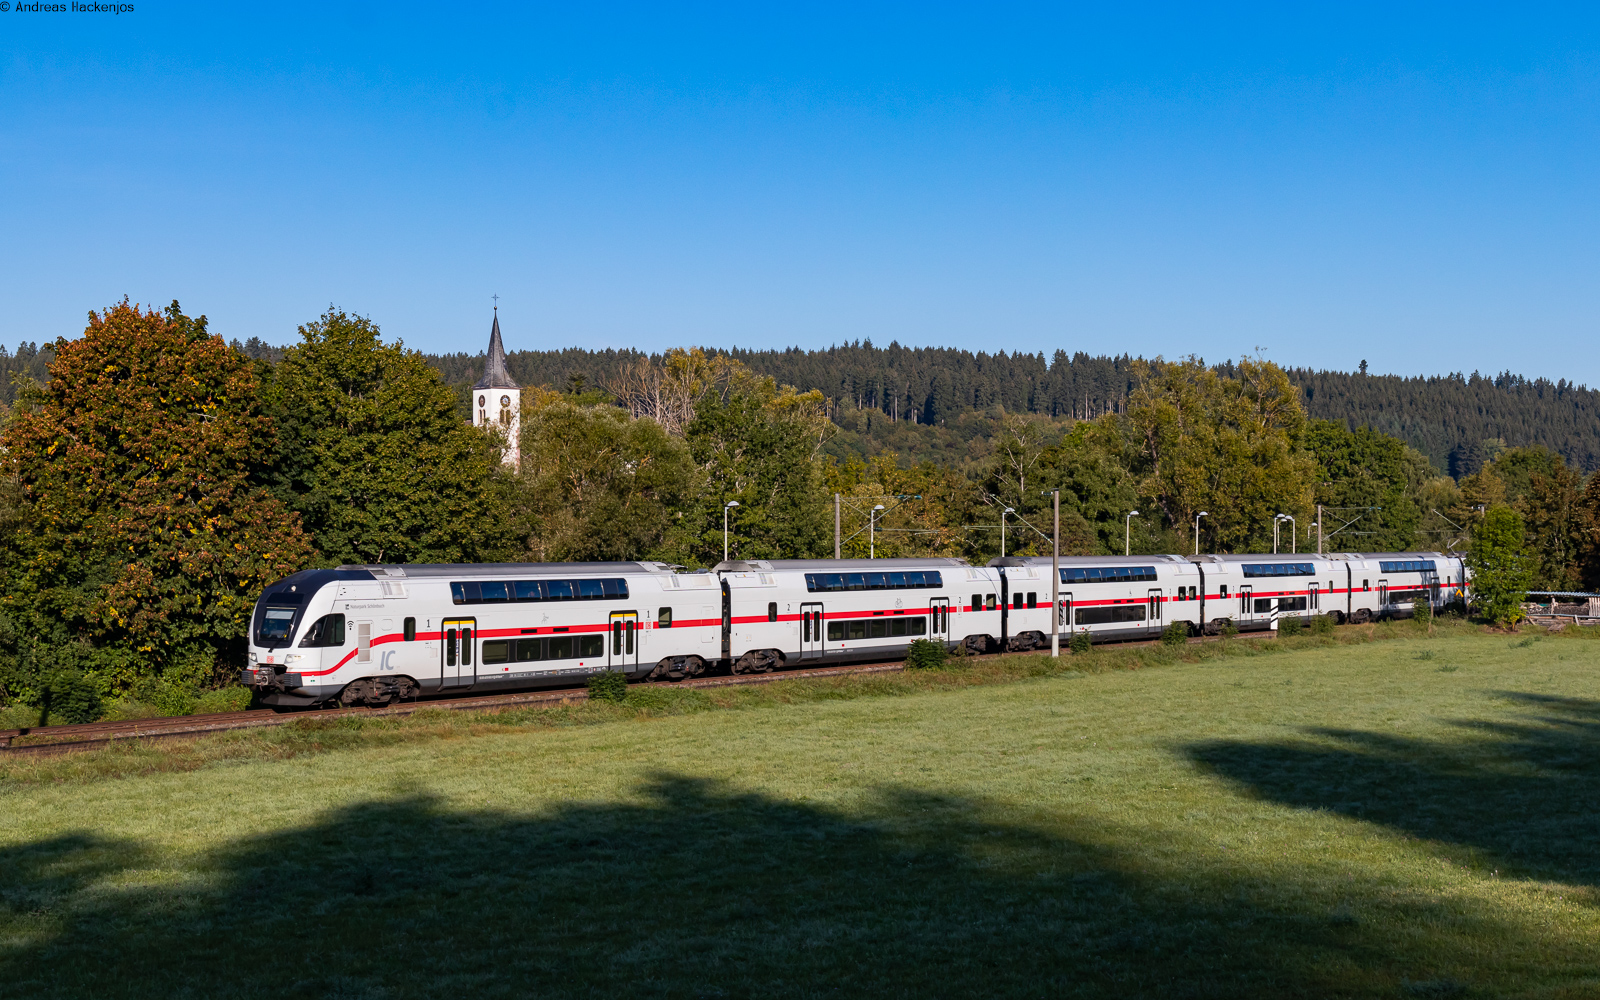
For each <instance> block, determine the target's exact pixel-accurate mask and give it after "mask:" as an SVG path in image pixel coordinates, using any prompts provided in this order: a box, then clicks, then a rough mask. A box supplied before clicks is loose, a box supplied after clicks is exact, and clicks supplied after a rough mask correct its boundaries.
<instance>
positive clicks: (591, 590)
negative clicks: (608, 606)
mask: <svg viewBox="0 0 1600 1000" xmlns="http://www.w3.org/2000/svg"><path fill="white" fill-rule="evenodd" d="M605 596H606V584H605V581H604V580H579V581H578V600H580V601H598V600H601V599H603V598H604V597H605Z"/></svg>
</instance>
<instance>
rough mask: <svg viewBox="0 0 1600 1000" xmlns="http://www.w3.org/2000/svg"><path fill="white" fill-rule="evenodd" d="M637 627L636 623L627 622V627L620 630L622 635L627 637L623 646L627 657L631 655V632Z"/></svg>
mask: <svg viewBox="0 0 1600 1000" xmlns="http://www.w3.org/2000/svg"><path fill="white" fill-rule="evenodd" d="M637 627H638V623H637V622H631V621H630V622H628V624H627V627H626V628H624V629H623V630H622V631H623V634H624V635H625V636H626V637H627V640H626V645H625V647H624V650H623V651H624V652H626V653H627V654H628V655H629V656H632V655H633V630H634V629H635V628H637Z"/></svg>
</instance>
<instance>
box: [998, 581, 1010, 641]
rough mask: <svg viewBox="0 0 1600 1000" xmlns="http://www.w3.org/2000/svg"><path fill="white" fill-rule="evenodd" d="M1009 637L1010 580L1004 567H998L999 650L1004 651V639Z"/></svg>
mask: <svg viewBox="0 0 1600 1000" xmlns="http://www.w3.org/2000/svg"><path fill="white" fill-rule="evenodd" d="M1010 637H1011V580H1010V579H1009V578H1008V577H1007V576H1006V571H1005V568H1004V567H1001V569H1000V651H1001V652H1005V650H1006V640H1007V639H1009V638H1010Z"/></svg>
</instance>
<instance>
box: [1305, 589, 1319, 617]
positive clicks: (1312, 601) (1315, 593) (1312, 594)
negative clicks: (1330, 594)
mask: <svg viewBox="0 0 1600 1000" xmlns="http://www.w3.org/2000/svg"><path fill="white" fill-rule="evenodd" d="M1321 607H1322V588H1321V585H1320V584H1315V583H1313V584H1312V585H1311V586H1310V588H1309V589H1308V590H1307V591H1306V612H1307V613H1308V614H1313V615H1314V614H1317V613H1318V611H1319V609H1320V608H1321Z"/></svg>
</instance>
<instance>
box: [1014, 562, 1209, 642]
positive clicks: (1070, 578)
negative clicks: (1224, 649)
mask: <svg viewBox="0 0 1600 1000" xmlns="http://www.w3.org/2000/svg"><path fill="white" fill-rule="evenodd" d="M989 565H990V566H992V567H994V568H995V569H996V571H998V572H999V573H1000V574H1001V594H1002V600H1003V602H1004V604H1005V605H1006V607H1007V614H1006V618H1005V620H1004V622H1003V623H1002V626H1001V628H1002V632H1003V633H1004V634H1005V635H1006V642H1007V647H1008V648H1010V649H1013V650H1022V649H1045V648H1048V647H1049V645H1050V629H1051V613H1050V566H1051V559H1050V557H1049V556H1007V557H1005V558H1001V559H994V560H991V561H990V563H989ZM1060 566H1061V583H1060V590H1059V600H1060V607H1059V610H1058V613H1057V615H1056V616H1055V617H1056V621H1057V622H1058V623H1059V628H1060V629H1061V632H1062V634H1063V636H1065V635H1067V634H1069V633H1071V632H1075V631H1084V632H1088V633H1089V637H1090V639H1091V640H1092V641H1095V642H1106V641H1110V640H1114V639H1150V638H1154V637H1156V636H1158V635H1160V634H1161V632H1162V630H1163V629H1165V628H1166V627H1167V626H1168V625H1170V624H1172V623H1173V622H1183V623H1185V624H1187V625H1188V626H1189V631H1190V634H1191V635H1198V634H1199V633H1200V629H1201V625H1202V623H1203V622H1204V621H1205V619H1204V617H1203V616H1202V614H1201V600H1200V594H1201V592H1202V590H1203V589H1204V588H1203V586H1202V578H1201V574H1200V570H1199V569H1198V568H1197V567H1196V565H1195V564H1194V563H1192V562H1190V561H1189V560H1188V559H1185V558H1184V557H1182V556H1170V555H1168V556H1063V557H1061V560H1060ZM1062 641H1065V640H1064V639H1063V640H1062Z"/></svg>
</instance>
